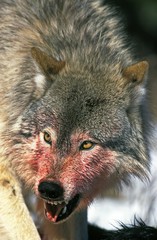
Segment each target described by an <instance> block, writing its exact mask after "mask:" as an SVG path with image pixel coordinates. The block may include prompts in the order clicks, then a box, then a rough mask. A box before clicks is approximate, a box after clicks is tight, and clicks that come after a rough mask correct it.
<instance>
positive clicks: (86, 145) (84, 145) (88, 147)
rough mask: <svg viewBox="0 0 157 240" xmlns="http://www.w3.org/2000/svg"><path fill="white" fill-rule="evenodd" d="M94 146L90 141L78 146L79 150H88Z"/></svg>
mask: <svg viewBox="0 0 157 240" xmlns="http://www.w3.org/2000/svg"><path fill="white" fill-rule="evenodd" d="M94 145H95V143H93V142H91V141H84V142H83V143H82V144H81V146H80V150H90V149H91V148H93V147H94Z"/></svg>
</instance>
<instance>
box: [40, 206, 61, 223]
mask: <svg viewBox="0 0 157 240" xmlns="http://www.w3.org/2000/svg"><path fill="white" fill-rule="evenodd" d="M64 207H65V204H57V205H51V204H49V203H45V215H46V217H47V219H48V220H49V221H51V222H54V223H55V222H56V221H57V218H58V216H59V214H60V213H61V211H62V209H63V208H64Z"/></svg>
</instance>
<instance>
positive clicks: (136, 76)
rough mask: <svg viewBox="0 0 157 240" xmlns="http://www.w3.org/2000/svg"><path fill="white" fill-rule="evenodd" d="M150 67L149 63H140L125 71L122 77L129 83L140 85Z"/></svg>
mask: <svg viewBox="0 0 157 240" xmlns="http://www.w3.org/2000/svg"><path fill="white" fill-rule="evenodd" d="M148 67H149V64H148V62H147V61H142V62H138V63H136V64H133V65H131V66H129V67H126V68H125V69H123V72H122V75H123V77H124V78H126V79H127V80H128V81H129V82H133V83H137V84H140V83H142V82H143V81H144V79H145V75H146V73H147V71H148Z"/></svg>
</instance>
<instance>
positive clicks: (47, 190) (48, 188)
mask: <svg viewBox="0 0 157 240" xmlns="http://www.w3.org/2000/svg"><path fill="white" fill-rule="evenodd" d="M38 191H39V193H40V195H41V197H44V198H48V199H52V200H55V199H58V198H62V197H63V192H64V191H63V187H62V186H61V185H60V184H59V183H56V182H51V181H43V182H40V184H39V186H38Z"/></svg>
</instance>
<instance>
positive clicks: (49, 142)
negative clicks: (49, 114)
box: [44, 132, 52, 144]
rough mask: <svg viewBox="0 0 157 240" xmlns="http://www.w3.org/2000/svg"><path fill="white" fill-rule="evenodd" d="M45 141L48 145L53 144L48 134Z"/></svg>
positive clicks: (45, 134)
mask: <svg viewBox="0 0 157 240" xmlns="http://www.w3.org/2000/svg"><path fill="white" fill-rule="evenodd" d="M44 140H45V142H46V143H48V144H51V143H52V141H51V135H50V134H49V133H48V132H44Z"/></svg>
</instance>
